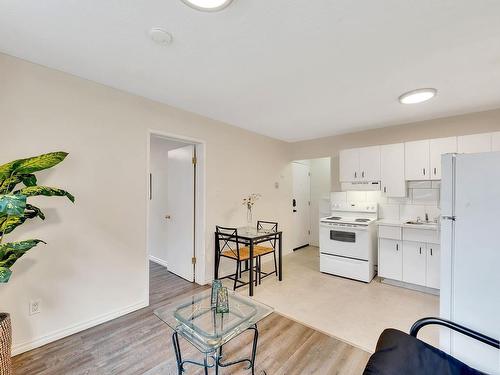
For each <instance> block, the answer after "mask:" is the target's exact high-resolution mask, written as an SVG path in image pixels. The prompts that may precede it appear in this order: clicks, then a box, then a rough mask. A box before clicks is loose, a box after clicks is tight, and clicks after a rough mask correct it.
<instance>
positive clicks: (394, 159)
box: [380, 143, 406, 197]
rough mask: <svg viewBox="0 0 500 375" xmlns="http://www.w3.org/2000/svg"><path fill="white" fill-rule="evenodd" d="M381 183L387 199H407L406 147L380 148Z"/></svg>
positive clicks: (389, 146) (399, 145)
mask: <svg viewBox="0 0 500 375" xmlns="http://www.w3.org/2000/svg"><path fill="white" fill-rule="evenodd" d="M380 177H381V178H380V181H381V189H382V193H383V194H384V195H385V196H386V197H405V196H406V181H405V145H404V143H397V144H393V145H384V146H380Z"/></svg>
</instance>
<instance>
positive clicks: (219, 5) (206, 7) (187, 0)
mask: <svg viewBox="0 0 500 375" xmlns="http://www.w3.org/2000/svg"><path fill="white" fill-rule="evenodd" d="M232 1H233V0H182V2H183V3H184V4H187V5H189V6H190V7H191V8H194V9H197V10H202V11H205V12H216V11H218V10H222V9H224V8H225V7H227V6H228V5H229V4H231V2H232Z"/></svg>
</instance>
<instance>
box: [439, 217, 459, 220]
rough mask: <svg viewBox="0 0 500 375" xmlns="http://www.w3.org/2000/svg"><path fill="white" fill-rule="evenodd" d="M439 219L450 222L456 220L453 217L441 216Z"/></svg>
mask: <svg viewBox="0 0 500 375" xmlns="http://www.w3.org/2000/svg"><path fill="white" fill-rule="evenodd" d="M441 219H443V220H451V221H455V220H457V218H456V217H455V216H441Z"/></svg>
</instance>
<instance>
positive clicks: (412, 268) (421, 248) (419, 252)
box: [403, 241, 427, 285]
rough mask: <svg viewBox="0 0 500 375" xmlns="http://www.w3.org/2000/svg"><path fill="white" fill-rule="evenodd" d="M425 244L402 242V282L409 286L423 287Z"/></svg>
mask: <svg viewBox="0 0 500 375" xmlns="http://www.w3.org/2000/svg"><path fill="white" fill-rule="evenodd" d="M426 257H427V249H426V244H424V243H420V242H411V241H404V242H403V281H404V282H407V283H411V284H417V285H425V271H426V265H425V262H426Z"/></svg>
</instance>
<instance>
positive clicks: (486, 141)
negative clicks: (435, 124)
mask: <svg viewBox="0 0 500 375" xmlns="http://www.w3.org/2000/svg"><path fill="white" fill-rule="evenodd" d="M457 143H458V152H460V153H463V154H470V153H474V152H490V151H491V133H486V134H472V135H463V136H460V137H458V141H457Z"/></svg>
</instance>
